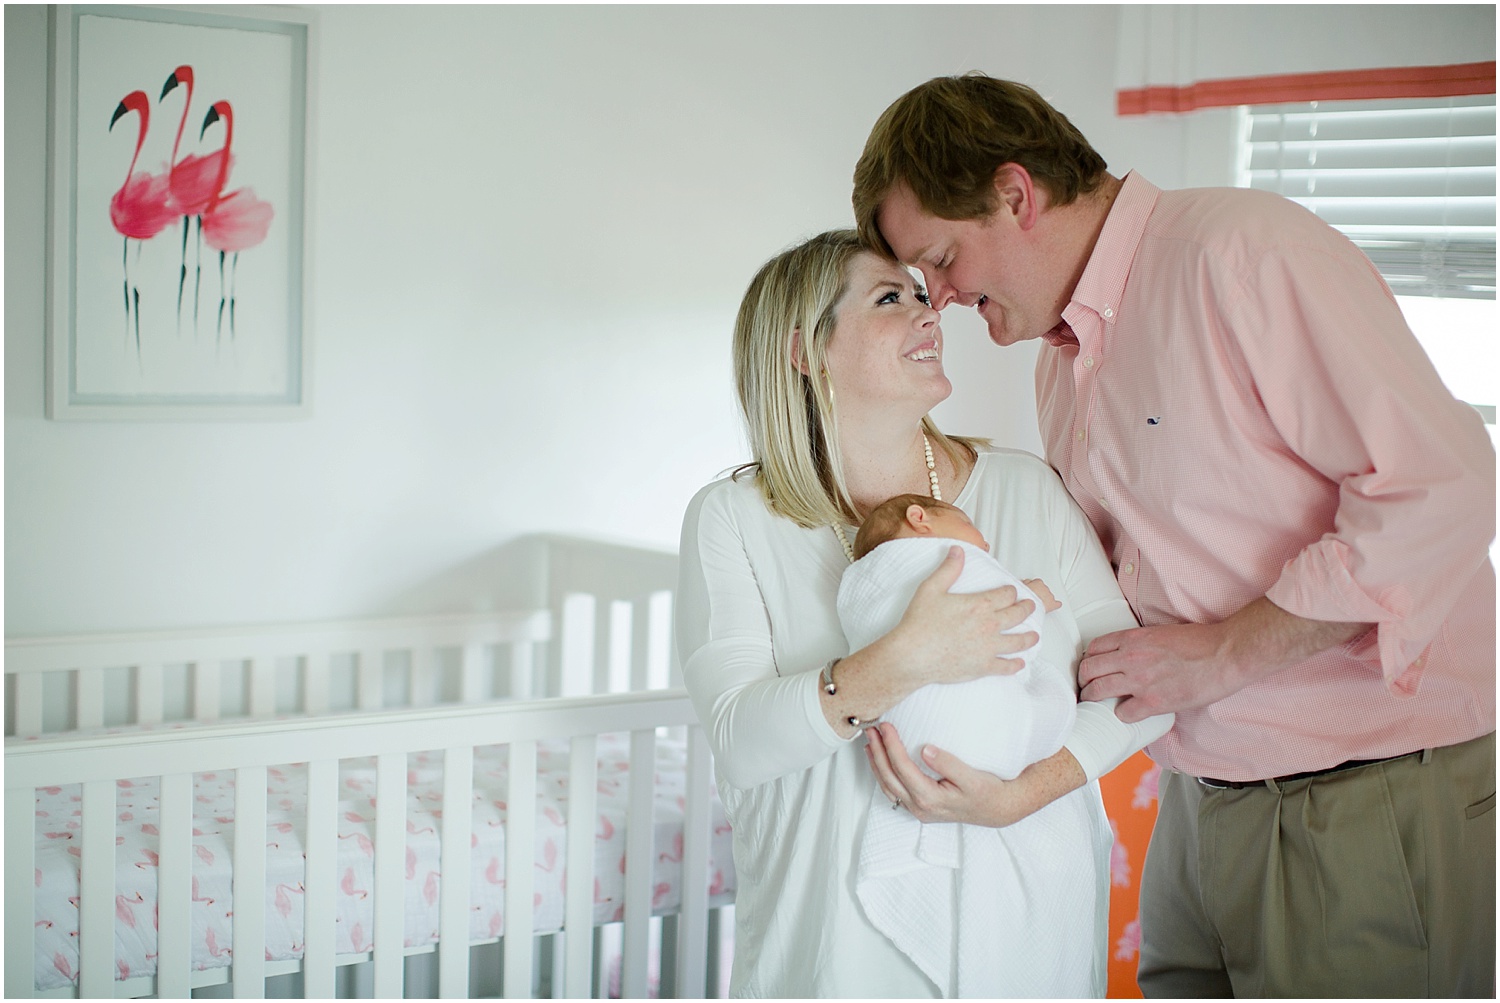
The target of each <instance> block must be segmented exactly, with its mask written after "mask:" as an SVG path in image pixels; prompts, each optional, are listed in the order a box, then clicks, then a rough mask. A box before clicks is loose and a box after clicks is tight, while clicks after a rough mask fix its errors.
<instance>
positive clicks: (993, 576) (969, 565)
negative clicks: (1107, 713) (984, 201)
mask: <svg viewBox="0 0 1500 1003" xmlns="http://www.w3.org/2000/svg"><path fill="white" fill-rule="evenodd" d="M955 543H957V544H959V545H960V546H962V547H963V549H964V567H963V571H962V573H960V575H959V576H958V580H957V581H956V582H954V584H953V587H952V588H951V589H949V591H950V592H984V591H987V590H990V589H996V588H999V587H1001V586H1002V585H1010V586H1013V587H1014V588H1015V590H1016V597H1017V599H1030V600H1032V602H1033V603H1035V604H1036V609H1035V610H1033V611H1032V613H1031V615H1030V616H1028V617H1027V618H1026V619H1025V620H1024V621H1022V622H1021V623H1020V624H1018V625H1017V626H1015V627H1013V628H1011V629H1010V630H1008V631H1007V632H1006V633H1011V634H1020V633H1025V632H1026V631H1028V630H1030V631H1035V632H1036V634H1037V637H1038V638H1040V637H1041V634H1042V630H1043V622H1042V621H1043V618H1044V617H1045V616H1046V612H1047V611H1048V610H1049V609H1056V608H1057V606H1058V604H1057V602H1056V600H1054V599H1053V598H1052V593H1051V591H1050V590H1048V589H1047V587H1046V585H1044V584H1043V583H1042V582H1041V581H1039V580H1033V581H1032V582H1031V583H1030V587H1029V586H1028V584H1027V583H1025V582H1023V581H1021V580H1020V579H1019V578H1017V577H1016V576H1015V575H1013V574H1011V573H1010V572H1009V571H1007V570H1006V569H1005V568H1004V567H1003V566H1001V564H1000V562H999V561H996V560H995V559H994V558H993V557H991V556H990V553H989V544H988V543H986V542H985V539H984V537H983V535H981V534H980V532H979V530H978V529H976V528H975V527H974V524H973V523H972V522H970V521H969V517H968V516H966V515H965V514H964V513H963V510H962V509H959V508H957V507H955V506H953V505H950V504H948V503H947V502H941V501H937V500H936V499H933V498H924V497H923V496H921V495H897V496H896V497H894V498H890V499H887V500H886V501H885V502H883V503H881V504H880V505H879V506H878V507H877V508H876V509H875V510H874V511H873V512H871V513H870V516H869V518H867V519H866V520H865V522H864V525H863V526H861V527H860V530H859V536H858V537H856V538H855V542H854V555H855V562H854V564H852V565H851V566H850V567H849V570H848V571H846V572H845V573H844V580H843V583H842V584H841V585H840V587H839V596H838V610H839V621H840V623H841V624H842V626H843V628H844V636H845V638H847V639H848V641H849V650H850V651H858V650H859V649H860V648H863V647H864V646H865V645H867V644H869V643H870V642H872V641H874V640H876V639H878V638H880V637H882V636H883V635H885V634H886V633H888V632H889V631H890V630H891V628H892V627H894V626H895V625H896V623H897V621H899V620H900V619H901V616H902V614H903V613H904V612H905V611H906V607H907V604H908V603H910V602H911V598H912V595H913V594H914V593H915V592H916V590H917V586H919V585H921V584H922V582H923V581H924V580H925V579H926V578H927V577H928V576H929V575H931V574H932V573H933V572H934V571H936V570H937V567H938V565H939V564H941V563H942V562H943V559H944V558H945V557H946V556H947V554H948V551H949V549H950V548H951V547H952V546H953V545H954V544H955ZM1039 648H1040V642H1039V643H1038V644H1037V645H1035V646H1033V647H1031V648H1028V649H1026V650H1025V651H1023V652H1021V653H1020V654H1018V655H1016V656H1013V657H1018V658H1021V659H1023V660H1024V661H1025V663H1026V664H1025V667H1024V668H1022V669H1021V670H1020V671H1019V672H1017V673H1015V674H1014V675H1009V676H985V677H984V678H981V679H974V680H970V681H968V682H963V683H933V684H930V685H928V686H924V687H922V688H921V689H919V690H917V691H916V692H915V693H913V694H911V695H910V696H908V697H907V698H906V699H905V700H902V701H901V702H900V703H899V704H897V705H896V706H895V707H894V708H892V709H891V710H890V711H889V712H887V713H886V715H885V717H884V720H886V721H889V722H890V723H891V724H893V725H895V727H896V732H897V734H898V735H900V737H901V742H902V744H903V745H905V746H906V748H907V749H908V750H909V751H911V752H912V754H913V759H914V760H915V761H916V762H917V763H918V764H919V765H922V767H923V769H926V768H927V767H926V764H925V763H923V761H922V760H921V758H920V757H919V756H917V755H916V752H917V750H919V749H921V747H922V746H924V745H927V744H929V743H930V744H932V745H935V746H937V747H938V748H940V749H943V750H944V751H947V752H950V753H952V754H953V755H955V756H957V757H958V758H959V759H961V760H963V761H964V762H965V763H967V764H968V765H969V766H972V767H974V768H975V769H979V770H986V771H988V772H990V773H994V774H995V775H997V776H999V777H1000V778H1002V779H1004V780H1011V779H1014V778H1015V776H1016V775H1017V774H1019V773H1020V772H1021V771H1022V770H1023V769H1025V768H1026V767H1027V766H1029V765H1031V764H1032V763H1034V762H1036V761H1038V760H1040V759H1046V758H1047V757H1048V756H1050V755H1052V754H1053V753H1054V752H1056V751H1057V750H1058V749H1060V748H1062V744H1063V740H1064V738H1066V737H1067V735H1068V732H1069V731H1070V730H1071V729H1072V727H1073V718H1074V714H1075V711H1076V708H1077V696H1076V694H1075V692H1074V690H1073V686H1072V684H1071V682H1070V681H1069V679H1068V677H1067V675H1066V674H1065V673H1063V672H1060V671H1058V670H1057V669H1056V668H1055V667H1053V666H1048V665H1046V664H1038V663H1039V661H1040V659H1039V656H1038V649H1039ZM928 772H929V773H931V771H930V770H928Z"/></svg>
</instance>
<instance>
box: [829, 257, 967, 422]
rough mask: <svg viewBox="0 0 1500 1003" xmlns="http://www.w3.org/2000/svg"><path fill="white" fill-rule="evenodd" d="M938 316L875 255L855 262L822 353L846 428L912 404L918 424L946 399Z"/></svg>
mask: <svg viewBox="0 0 1500 1003" xmlns="http://www.w3.org/2000/svg"><path fill="white" fill-rule="evenodd" d="M938 319H939V316H938V312H937V311H936V310H934V309H933V308H932V307H931V306H929V305H928V303H927V294H926V292H925V291H924V290H923V289H922V286H921V284H920V283H918V282H917V280H916V279H915V278H913V276H912V274H911V272H909V271H908V270H907V269H906V268H904V267H903V266H901V265H899V264H897V263H896V262H894V261H890V260H887V259H885V258H882V257H880V256H879V255H876V254H872V253H861V254H857V255H855V257H854V258H853V259H852V260H851V261H850V263H849V271H848V276H847V278H846V280H845V284H844V294H843V296H841V297H840V298H839V301H838V303H837V304H836V305H835V307H834V330H833V336H832V337H831V338H830V339H829V342H828V347H827V348H826V349H825V351H824V360H825V361H824V364H825V366H826V368H827V370H828V378H829V380H830V381H831V382H832V384H833V391H834V392H833V396H834V402H835V407H836V408H837V409H838V413H839V418H840V420H841V421H850V420H854V421H858V420H860V418H861V416H862V415H864V414H878V413H882V412H889V411H890V410H891V409H893V408H897V409H899V408H901V407H902V406H903V405H909V406H910V409H911V411H912V413H913V417H914V419H915V418H920V417H921V416H922V415H924V414H926V413H927V412H928V411H929V410H931V409H932V408H933V407H935V406H936V405H937V404H939V403H941V402H942V401H944V400H945V399H947V397H948V395H949V394H951V393H952V392H953V384H952V383H950V382H949V381H948V377H947V376H946V375H945V374H944V373H943V362H942V351H943V331H942V328H941V327H940V326H939V325H938Z"/></svg>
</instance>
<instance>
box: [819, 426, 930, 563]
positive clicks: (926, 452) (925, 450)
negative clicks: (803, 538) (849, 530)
mask: <svg viewBox="0 0 1500 1003" xmlns="http://www.w3.org/2000/svg"><path fill="white" fill-rule="evenodd" d="M922 455H923V456H924V457H925V458H926V460H927V483H929V484H931V485H932V497H933V500H934V501H942V500H943V491H942V489H941V488H939V487H938V475H937V463H936V461H934V460H933V458H932V442H931V441H930V440H929V439H928V438H927V433H926V432H923V433H922ZM833 531H834V533H835V534H836V535H837V536H838V538H839V543H841V544H843V545H844V556H845V557H847V558H849V563H850V564H853V563H854V548H853V547H852V546H850V544H849V537H848V536H846V535H844V527H843V526H841V525H839V524H838V523H834V524H833Z"/></svg>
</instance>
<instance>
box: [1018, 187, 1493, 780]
mask: <svg viewBox="0 0 1500 1003" xmlns="http://www.w3.org/2000/svg"><path fill="white" fill-rule="evenodd" d="M1063 319H1064V320H1065V321H1066V322H1067V324H1068V326H1069V327H1071V328H1072V330H1073V333H1074V334H1075V335H1076V337H1077V344H1072V343H1070V342H1067V341H1066V339H1065V337H1060V338H1054V339H1051V341H1052V342H1053V343H1049V344H1047V345H1044V346H1043V347H1042V349H1041V353H1040V356H1039V358H1038V361H1037V372H1036V377H1037V410H1038V415H1039V418H1040V422H1041V429H1042V437H1043V439H1044V441H1045V442H1046V447H1047V458H1048V460H1049V461H1050V462H1051V464H1052V465H1053V466H1054V467H1055V468H1056V469H1057V470H1058V471H1059V472H1060V473H1061V474H1062V476H1063V480H1064V481H1065V482H1066V483H1067V486H1068V489H1069V490H1070V491H1071V492H1072V494H1073V496H1074V498H1076V499H1077V500H1078V503H1079V504H1080V505H1081V506H1082V507H1083V510H1084V512H1085V513H1086V514H1087V515H1088V517H1089V519H1090V521H1091V522H1092V523H1093V524H1094V528H1095V529H1096V530H1097V531H1098V533H1099V535H1100V537H1101V538H1102V539H1103V541H1104V549H1105V551H1106V552H1107V553H1108V554H1109V555H1110V557H1111V560H1112V561H1113V563H1114V566H1115V570H1116V574H1117V576H1118V578H1119V582H1120V588H1121V590H1122V591H1123V592H1124V593H1125V597H1126V598H1127V599H1128V600H1129V601H1130V605H1131V607H1132V608H1133V609H1134V610H1135V612H1136V615H1137V616H1139V617H1140V619H1141V622H1142V623H1143V624H1146V625H1148V626H1150V625H1154V624H1163V623H1181V622H1190V623H1214V622H1217V621H1219V620H1222V619H1224V618H1225V617H1227V616H1229V615H1230V614H1232V613H1234V612H1235V611H1237V610H1239V609H1241V608H1242V607H1244V606H1245V605H1246V604H1248V603H1249V602H1251V601H1252V600H1255V599H1257V598H1259V597H1261V596H1266V597H1268V598H1269V599H1270V600H1271V601H1272V602H1273V603H1275V604H1276V605H1278V606H1280V607H1281V608H1282V609H1284V610H1287V611H1288V612H1291V613H1295V614H1297V615H1298V616H1302V617H1306V618H1309V619H1313V620H1329V621H1345V622H1356V623H1372V624H1375V625H1376V627H1375V629H1374V630H1373V631H1371V632H1370V633H1368V634H1366V635H1365V636H1363V637H1362V638H1359V639H1357V640H1355V641H1353V642H1351V643H1350V644H1348V645H1345V646H1343V647H1339V648H1335V649H1332V650H1329V651H1325V652H1323V653H1321V654H1319V655H1316V656H1314V657H1313V658H1310V659H1308V660H1307V661H1305V662H1303V663H1302V664H1300V665H1297V666H1294V667H1291V668H1288V669H1286V670H1284V671H1281V672H1278V673H1276V674H1274V675H1272V676H1270V677H1268V678H1266V679H1264V680H1261V681H1259V682H1256V683H1252V684H1251V685H1249V686H1247V687H1245V688H1244V689H1242V690H1240V691H1239V692H1237V693H1235V694H1232V695H1231V696H1229V697H1226V698H1225V699H1223V700H1220V701H1219V702H1217V703H1215V704H1212V705H1210V706H1208V707H1203V708H1200V709H1198V710H1191V711H1185V712H1179V713H1178V715H1177V724H1176V727H1175V728H1173V729H1172V731H1170V732H1168V733H1167V735H1166V736H1165V737H1163V738H1162V739H1161V740H1159V741H1157V742H1156V743H1154V744H1152V745H1151V746H1150V747H1149V749H1148V751H1149V752H1150V754H1151V756H1152V757H1153V758H1154V759H1156V760H1157V761H1158V762H1160V763H1162V764H1163V765H1166V766H1169V767H1171V768H1173V769H1178V770H1181V771H1183V772H1186V773H1192V774H1195V775H1199V776H1212V777H1218V778H1221V779H1226V780H1257V779H1263V778H1265V777H1268V776H1283V775H1286V774H1290V773H1298V772H1302V771H1306V770H1318V769H1325V768H1327V767H1329V766H1334V765H1337V764H1338V763H1341V762H1344V761H1346V760H1350V759H1374V758H1380V757H1384V756H1392V755H1399V754H1402V753H1406V752H1412V751H1415V750H1417V749H1422V748H1427V747H1433V746H1441V745H1450V744H1453V743H1456V742H1461V741H1466V740H1468V739H1470V738H1474V737H1477V736H1479V735H1483V734H1486V733H1488V732H1490V731H1493V730H1494V727H1495V575H1494V569H1493V568H1492V567H1491V566H1490V562H1489V558H1488V550H1487V548H1488V546H1489V544H1490V541H1491V539H1492V538H1493V537H1494V529H1495V519H1494V512H1495V453H1494V449H1493V448H1492V446H1491V445H1490V441H1489V438H1488V436H1487V435H1486V434H1485V431H1484V427H1483V424H1482V422H1481V420H1480V418H1479V416H1478V414H1477V413H1475V412H1474V410H1473V409H1472V408H1470V407H1468V406H1467V405H1465V404H1462V403H1460V402H1458V401H1455V400H1454V399H1453V396H1452V395H1451V394H1450V393H1449V392H1448V391H1447V390H1446V389H1445V388H1444V386H1443V384H1442V382H1441V381H1440V380H1439V378H1438V376H1437V373H1436V372H1435V371H1434V370H1433V368H1432V365H1431V363H1429V362H1428V360H1427V357H1426V355H1425V354H1424V353H1423V351H1422V349H1421V347H1420V346H1419V345H1418V344H1417V341H1416V339H1415V338H1413V337H1412V335H1411V333H1410V331H1409V329H1408V328H1407V326H1406V323H1405V321H1404V320H1403V319H1402V316H1401V312H1400V309H1399V308H1398V307H1397V305H1396V303H1395V300H1394V299H1393V298H1392V297H1391V295H1390V292H1389V290H1387V289H1386V287H1385V285H1384V283H1383V282H1382V281H1381V279H1380V277H1379V276H1378V274H1377V273H1376V272H1375V270H1374V268H1373V266H1371V264H1370V263H1369V261H1368V260H1367V259H1366V258H1365V257H1364V255H1362V254H1361V253H1360V252H1359V251H1358V250H1357V249H1356V248H1355V247H1354V246H1353V245H1352V244H1350V243H1349V242H1348V241H1347V240H1346V239H1344V237H1342V236H1341V235H1340V234H1338V233H1337V232H1336V231H1334V230H1332V229H1331V228H1329V227H1328V226H1326V225H1324V224H1323V223H1322V222H1320V221H1319V220H1318V219H1317V218H1316V217H1314V216H1313V215H1312V214H1310V213H1308V212H1307V211H1305V210H1303V209H1302V208H1300V207H1298V206H1297V205H1295V204H1294V203H1292V202H1289V201H1286V200H1285V199H1282V198H1280V197H1279V196H1275V195H1269V194H1265V193H1262V192H1256V191H1247V190H1241V189H1198V190H1188V191H1172V192H1163V191H1161V190H1159V189H1157V188H1155V187H1154V186H1152V185H1151V184H1150V183H1149V182H1147V181H1145V180H1144V179H1142V178H1140V177H1138V176H1136V175H1134V174H1131V175H1128V176H1127V177H1126V178H1125V182H1124V186H1123V188H1122V189H1121V191H1120V193H1119V195H1118V197H1117V199H1116V201H1115V204H1114V205H1113V207H1112V208H1111V210H1110V213H1109V217H1108V219H1107V221H1106V223H1105V225H1104V229H1103V231H1102V233H1101V234H1100V237H1099V241H1098V243H1097V244H1096V246H1095V248H1094V251H1093V254H1092V256H1091V257H1090V259H1089V262H1088V266H1087V268H1086V269H1085V271H1084V273H1083V276H1082V278H1081V279H1080V281H1079V283H1078V287H1077V289H1076V290H1075V291H1074V293H1073V298H1072V302H1071V303H1069V304H1068V306H1067V308H1066V309H1065V310H1064V311H1063Z"/></svg>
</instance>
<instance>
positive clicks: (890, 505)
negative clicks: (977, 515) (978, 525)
mask: <svg viewBox="0 0 1500 1003" xmlns="http://www.w3.org/2000/svg"><path fill="white" fill-rule="evenodd" d="M913 505H920V506H921V507H922V510H923V511H926V512H930V511H932V510H933V509H938V510H944V509H952V510H953V511H954V512H960V513H961V512H962V511H963V510H962V509H960V508H959V507H958V506H957V505H949V504H948V503H947V502H945V501H938V500H937V499H936V498H929V497H927V496H926V495H894V496H893V497H890V498H887V499H886V500H885V501H883V502H881V503H880V504H879V505H877V506H875V510H874V511H873V512H871V513H870V514H869V516H868V517H867V518H866V519H865V521H864V525H862V526H860V527H859V535H858V536H856V537H855V538H854V559H855V560H856V561H857V560H859V559H860V558H861V557H864V556H865V555H866V554H868V553H869V552H870V551H872V550H874V549H875V548H876V547H878V546H880V545H881V544H882V543H885V542H886V541H887V540H894V539H895V538H896V534H897V533H898V532H900V530H901V527H902V526H904V525H905V524H906V510H907V509H909V508H911V507H912V506H913Z"/></svg>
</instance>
